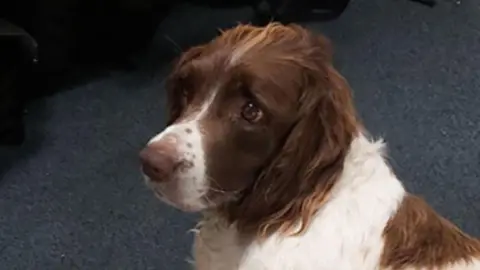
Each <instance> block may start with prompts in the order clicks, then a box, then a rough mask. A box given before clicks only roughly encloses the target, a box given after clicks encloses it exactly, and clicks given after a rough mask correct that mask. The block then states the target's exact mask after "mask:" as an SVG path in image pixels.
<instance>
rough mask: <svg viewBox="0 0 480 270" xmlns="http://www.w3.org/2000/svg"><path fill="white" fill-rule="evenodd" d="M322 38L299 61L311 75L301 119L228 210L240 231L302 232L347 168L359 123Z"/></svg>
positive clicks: (306, 82) (306, 78)
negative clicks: (346, 157)
mask: <svg viewBox="0 0 480 270" xmlns="http://www.w3.org/2000/svg"><path fill="white" fill-rule="evenodd" d="M317 42H318V43H317V44H316V47H315V48H313V49H312V51H315V49H316V50H317V54H315V53H312V55H308V57H305V58H306V59H303V60H301V61H299V62H298V63H297V64H298V65H300V67H301V68H303V69H305V72H304V73H303V74H306V75H305V76H304V78H303V85H304V89H303V90H302V96H301V99H300V103H299V104H300V108H299V112H298V113H299V114H298V120H297V122H296V123H295V125H294V126H293V127H292V130H291V131H290V133H289V135H288V137H287V138H286V140H285V143H284V145H283V147H282V149H281V150H280V151H279V152H278V154H277V155H276V156H275V157H274V158H273V160H272V161H271V163H270V165H269V166H267V167H266V168H265V169H264V170H263V171H262V172H261V173H260V174H259V177H258V179H257V180H256V182H255V184H254V185H253V186H252V187H251V188H250V189H249V190H246V191H245V192H244V193H243V194H244V195H243V197H242V198H240V200H239V201H237V202H235V203H232V205H229V206H228V207H227V209H225V212H226V213H225V214H226V215H227V216H228V217H229V219H230V221H231V222H235V223H236V224H237V226H238V230H239V231H241V232H244V233H248V234H251V233H253V234H255V235H257V236H260V237H262V236H263V237H265V236H267V235H269V234H270V233H271V232H274V231H280V232H282V233H294V234H297V233H301V232H303V231H304V230H305V229H306V227H307V226H308V225H309V223H310V221H311V218H312V216H313V215H314V214H315V212H316V211H317V210H318V209H319V208H320V207H321V205H322V204H323V203H324V202H325V200H327V199H328V194H329V191H330V190H331V189H332V187H333V185H334V184H335V182H336V180H337V179H338V177H339V175H340V174H341V172H342V169H343V163H344V158H345V156H346V154H347V152H348V150H349V146H350V143H351V141H352V139H353V136H355V134H356V132H357V131H358V128H359V127H358V125H357V121H356V116H355V112H354V108H353V104H352V98H351V92H350V89H349V87H348V85H347V83H346V81H345V80H344V78H343V77H341V76H340V74H338V72H336V71H335V69H334V68H333V67H332V66H331V64H330V62H329V60H330V58H329V57H327V56H328V55H329V54H328V53H327V54H326V53H325V48H326V47H325V46H324V45H325V43H324V42H323V41H322V40H320V41H319V40H318V39H317ZM307 58H308V59H310V60H308V59H307ZM311 59H313V60H311ZM315 59H316V60H315ZM297 68H298V67H297Z"/></svg>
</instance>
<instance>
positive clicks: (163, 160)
mask: <svg viewBox="0 0 480 270" xmlns="http://www.w3.org/2000/svg"><path fill="white" fill-rule="evenodd" d="M177 160H178V158H177V153H176V151H175V148H174V146H172V145H171V144H169V143H167V142H155V143H152V144H149V145H147V146H146V147H145V148H144V149H143V150H142V151H141V152H140V161H141V164H142V170H143V173H144V174H146V175H147V176H148V177H149V178H150V179H151V180H152V181H156V182H164V181H168V180H169V179H170V178H171V176H172V173H173V172H174V170H175V168H176V167H178V166H177V164H178V163H179V162H178V161H177Z"/></svg>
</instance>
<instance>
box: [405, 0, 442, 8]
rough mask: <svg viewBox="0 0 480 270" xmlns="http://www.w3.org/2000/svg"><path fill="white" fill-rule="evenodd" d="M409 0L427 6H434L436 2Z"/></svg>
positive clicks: (433, 0)
mask: <svg viewBox="0 0 480 270" xmlns="http://www.w3.org/2000/svg"><path fill="white" fill-rule="evenodd" d="M410 1H413V2H417V3H420V4H424V5H426V6H429V7H434V6H435V5H436V4H437V1H435V0H410Z"/></svg>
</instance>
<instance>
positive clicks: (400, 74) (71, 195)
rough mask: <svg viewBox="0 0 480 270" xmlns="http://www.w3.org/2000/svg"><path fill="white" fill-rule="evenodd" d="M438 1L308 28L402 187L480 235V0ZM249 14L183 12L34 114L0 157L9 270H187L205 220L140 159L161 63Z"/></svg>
mask: <svg viewBox="0 0 480 270" xmlns="http://www.w3.org/2000/svg"><path fill="white" fill-rule="evenodd" d="M439 2H440V3H439V5H438V6H437V7H435V8H433V9H430V8H427V7H424V6H421V5H419V4H415V3H413V2H410V1H406V0H396V1H393V0H357V1H353V2H352V4H351V5H350V7H349V8H348V9H347V11H346V12H345V14H344V15H343V16H342V17H341V18H340V19H339V20H336V21H334V22H329V23H311V24H308V25H307V26H308V27H309V28H310V29H312V30H314V31H318V32H323V33H325V34H327V35H328V36H329V37H330V38H331V39H332V40H333V42H334V44H335V47H336V64H337V67H338V69H339V70H340V71H341V72H342V74H343V75H344V76H345V77H346V78H347V79H348V80H349V82H350V84H351V86H352V88H353V91H354V95H355V101H356V104H357V107H358V109H359V111H360V114H361V116H362V118H363V120H364V122H365V124H366V126H367V127H368V129H369V130H370V131H371V133H372V134H373V135H374V136H377V137H378V136H382V137H384V138H385V139H386V141H387V143H388V147H389V156H390V157H391V161H392V164H393V166H394V168H395V170H396V172H397V174H398V175H399V176H400V177H401V178H402V179H403V180H404V182H405V184H406V186H407V187H408V188H409V189H410V190H411V191H413V192H415V193H418V194H420V195H421V196H423V197H424V198H425V199H426V200H427V201H428V202H429V203H430V204H431V205H432V206H433V207H434V208H435V209H436V210H438V211H439V212H440V213H442V214H443V215H445V216H446V217H448V218H450V219H451V220H453V221H454V222H455V223H457V224H458V225H459V226H460V227H461V228H462V229H464V230H466V231H467V232H469V233H471V234H473V235H475V236H480V195H479V194H480V176H479V175H480V152H479V149H480V134H479V132H480V107H479V106H478V105H479V104H480V94H479V91H480V75H479V70H480V46H478V44H480V20H479V19H478V18H480V2H479V1H464V2H463V3H462V4H460V5H459V6H457V5H455V3H454V1H448V0H443V1H442V0H439ZM250 15H251V11H249V10H247V9H245V10H241V9H239V10H215V11H213V10H208V9H205V8H198V7H191V6H182V7H180V8H178V9H176V10H175V11H174V12H173V13H172V14H171V16H169V18H168V19H167V20H166V21H165V22H164V23H163V24H162V25H161V27H160V29H159V31H158V35H157V36H156V38H155V42H154V44H152V47H151V50H150V52H149V53H148V56H147V57H144V58H140V59H137V63H138V67H139V69H137V70H135V71H130V72H122V71H112V72H109V73H106V74H104V76H103V77H101V78H97V79H92V80H91V81H88V82H85V83H84V84H81V85H77V86H75V87H72V88H71V89H68V91H64V92H62V93H59V94H57V95H55V96H52V97H48V98H45V99H42V100H39V101H36V102H34V103H32V104H31V105H30V106H29V108H28V115H27V122H28V131H29V137H28V141H27V142H26V144H25V145H24V146H23V147H21V148H20V149H16V150H11V149H10V150H9V149H2V150H0V175H1V176H2V179H1V181H0V269H88V270H93V269H99V270H105V269H166V270H170V269H175V270H177V269H179V270H181V269H189V265H188V263H187V262H186V259H187V258H188V256H189V252H190V245H191V241H192V235H191V234H189V233H188V230H189V229H190V228H192V226H193V225H194V222H195V218H196V216H192V215H187V214H183V213H180V212H178V211H176V210H173V209H172V208H169V207H166V206H165V205H163V204H161V203H159V202H158V201H157V200H156V199H154V197H153V194H152V193H151V192H150V191H148V190H147V189H146V188H145V187H144V185H143V182H142V180H141V177H140V175H139V173H138V161H137V153H138V151H139V149H140V148H141V147H142V145H143V144H144V143H145V142H146V141H147V140H148V138H149V137H150V136H152V135H153V134H155V133H156V132H158V131H160V130H161V129H162V127H163V125H164V120H165V118H164V113H165V112H164V109H163V106H164V94H163V92H162V89H163V84H162V83H163V77H164V75H165V74H166V71H167V70H168V67H169V64H168V63H166V62H165V61H164V57H163V55H164V54H166V53H167V54H171V53H175V52H177V51H178V50H179V48H181V49H185V48H187V47H188V46H190V45H194V44H196V43H198V42H203V41H207V40H209V39H210V38H212V37H213V36H214V35H215V33H216V29H217V27H228V26H231V25H234V24H235V22H236V21H241V20H248V19H249V18H250V17H249V16H250ZM147 66H148V68H145V67H147ZM152 70H153V72H152Z"/></svg>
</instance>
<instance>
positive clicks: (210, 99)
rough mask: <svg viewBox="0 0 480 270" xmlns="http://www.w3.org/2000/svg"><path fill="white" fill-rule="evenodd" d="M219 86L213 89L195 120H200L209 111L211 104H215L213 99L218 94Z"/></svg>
mask: <svg viewBox="0 0 480 270" xmlns="http://www.w3.org/2000/svg"><path fill="white" fill-rule="evenodd" d="M218 89H219V87H215V88H214V89H213V91H212V93H211V94H210V95H209V96H208V98H207V99H205V101H204V103H203V104H202V107H201V108H200V111H199V112H198V114H197V115H195V117H194V118H193V121H198V120H200V119H201V118H202V117H203V116H204V115H205V114H206V113H207V112H208V109H209V108H210V106H211V105H212V104H213V100H214V99H215V97H216V96H217V93H218Z"/></svg>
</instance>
